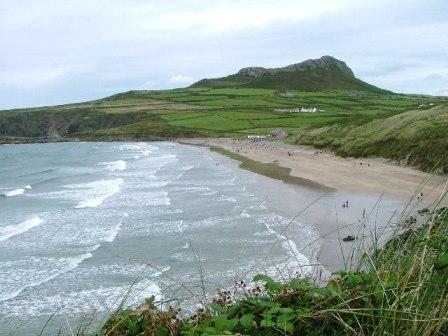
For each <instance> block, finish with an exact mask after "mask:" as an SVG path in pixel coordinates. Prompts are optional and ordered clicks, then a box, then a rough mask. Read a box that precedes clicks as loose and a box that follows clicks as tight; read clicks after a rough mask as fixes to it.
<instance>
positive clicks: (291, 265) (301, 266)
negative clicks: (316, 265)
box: [264, 216, 313, 275]
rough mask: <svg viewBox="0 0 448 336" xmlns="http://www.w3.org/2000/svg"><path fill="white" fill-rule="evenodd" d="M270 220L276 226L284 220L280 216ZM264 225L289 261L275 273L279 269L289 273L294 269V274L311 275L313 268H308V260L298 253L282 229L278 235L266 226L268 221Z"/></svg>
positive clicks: (292, 241)
mask: <svg viewBox="0 0 448 336" xmlns="http://www.w3.org/2000/svg"><path fill="white" fill-rule="evenodd" d="M272 219H273V220H274V221H275V222H276V223H277V224H279V223H281V222H282V220H284V218H283V217H281V216H274V218H272ZM264 225H265V227H266V229H267V231H268V232H269V233H270V234H272V235H274V236H276V237H277V239H278V240H279V241H281V246H282V247H283V249H284V250H285V251H286V252H287V254H288V255H289V260H288V261H287V262H286V263H284V265H283V266H282V267H276V269H277V271H278V270H279V269H281V270H282V271H285V272H290V271H291V270H292V269H295V271H296V272H298V271H300V272H299V273H300V275H306V274H311V273H312V271H313V267H312V266H310V260H309V259H308V258H307V257H306V256H305V255H303V254H302V253H300V251H299V249H298V248H297V244H296V243H295V241H294V240H292V239H290V238H289V237H287V236H286V234H285V232H284V231H285V230H284V227H283V228H282V231H281V232H280V233H279V232H277V231H276V230H274V229H273V228H272V226H271V225H270V224H268V220H265V222H264Z"/></svg>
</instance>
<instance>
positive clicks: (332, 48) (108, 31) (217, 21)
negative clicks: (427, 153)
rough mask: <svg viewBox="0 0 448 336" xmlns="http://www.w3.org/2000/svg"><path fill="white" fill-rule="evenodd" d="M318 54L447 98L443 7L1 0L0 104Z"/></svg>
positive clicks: (417, 2) (81, 96) (172, 81)
mask: <svg viewBox="0 0 448 336" xmlns="http://www.w3.org/2000/svg"><path fill="white" fill-rule="evenodd" d="M322 55H332V56H334V57H336V58H339V59H341V60H344V61H345V62H347V64H348V66H349V67H351V68H352V69H353V71H354V72H355V74H356V75H357V76H358V77H359V78H361V79H363V80H365V81H367V82H369V83H372V84H374V85H377V86H379V87H382V88H385V89H389V90H393V91H396V92H406V93H426V94H434V95H448V1H447V0H362V1H359V0H312V1H308V0H306V1H305V0H275V1H267V0H241V1H237V0H213V1H212V0H170V1H167V0H161V1H157V0H145V1H143V0H126V1H123V0H74V1H72V0H0V109H6V108H15V107H29V106H42V105H53V104H62V103H69V102H77V101H85V100H90V99H96V98H101V97H104V96H107V95H110V94H113V93H117V92H122V91H127V90H131V89H166V88H175V87H184V86H187V85H189V84H191V83H193V82H194V81H197V80H199V79H201V78H203V77H216V76H223V75H227V74H231V73H234V72H236V71H237V70H238V69H240V68H242V67H245V66H266V67H277V66H284V65H288V64H291V63H297V62H300V61H303V60H305V59H309V58H318V57H320V56H322Z"/></svg>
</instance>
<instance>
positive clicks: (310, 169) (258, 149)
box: [182, 139, 447, 205]
mask: <svg viewBox="0 0 448 336" xmlns="http://www.w3.org/2000/svg"><path fill="white" fill-rule="evenodd" d="M182 142H183V143H189V144H192V145H202V146H217V147H221V148H224V149H226V150H229V151H231V152H234V153H238V154H240V155H243V156H246V157H248V158H250V159H252V160H256V161H260V162H264V163H277V164H278V165H279V166H282V167H286V168H290V169H291V175H292V176H296V177H300V178H304V179H307V180H311V181H314V182H317V183H320V184H323V185H325V186H327V187H330V188H334V189H338V190H346V191H350V192H355V193H362V194H369V195H373V196H379V195H382V194H384V195H390V196H395V197H399V198H403V199H406V200H408V199H410V198H412V197H413V196H416V195H417V194H419V193H420V194H423V197H420V198H421V200H422V203H423V204H425V205H429V204H430V203H431V202H433V201H434V200H437V199H438V198H439V197H440V195H441V194H442V193H443V192H444V190H445V188H446V183H447V178H446V177H443V176H440V175H431V174H428V173H425V172H422V171H419V170H416V169H413V168H410V167H404V166H399V165H395V164H392V163H390V162H387V160H385V159H376V158H375V159H371V158H362V159H355V158H342V157H338V156H336V155H335V154H333V153H331V152H329V151H323V150H318V149H315V148H312V147H308V146H296V145H289V144H285V143H282V142H280V141H269V140H263V141H257V142H254V141H249V140H238V139H188V140H182Z"/></svg>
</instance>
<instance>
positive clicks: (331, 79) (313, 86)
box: [192, 56, 386, 93]
mask: <svg viewBox="0 0 448 336" xmlns="http://www.w3.org/2000/svg"><path fill="white" fill-rule="evenodd" d="M192 87H214V88H219V87H221V88H225V87H247V88H265V89H295V90H303V91H322V90H357V91H367V92H376V93H381V92H386V91H385V90H382V89H379V88H377V87H375V86H373V85H370V84H368V83H366V82H363V81H362V80H360V79H358V78H356V77H355V75H354V73H353V71H352V70H351V69H350V68H349V67H348V66H347V64H345V62H343V61H340V60H338V59H336V58H334V57H332V56H322V57H321V58H319V59H311V60H307V61H304V62H301V63H297V64H292V65H289V66H286V67H282V68H274V69H266V68H262V67H249V68H244V69H241V70H240V71H239V72H238V73H236V74H233V75H230V76H227V77H223V78H215V79H203V80H201V81H199V82H197V83H195V84H193V85H192Z"/></svg>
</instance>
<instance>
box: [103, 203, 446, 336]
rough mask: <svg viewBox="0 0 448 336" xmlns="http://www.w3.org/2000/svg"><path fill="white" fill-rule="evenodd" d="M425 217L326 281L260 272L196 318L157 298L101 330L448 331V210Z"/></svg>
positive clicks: (312, 334)
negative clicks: (159, 304)
mask: <svg viewBox="0 0 448 336" xmlns="http://www.w3.org/2000/svg"><path fill="white" fill-rule="evenodd" d="M420 217H421V219H423V218H424V219H425V223H424V224H423V225H419V226H418V227H412V226H413V225H414V224H413V222H414V221H413V220H411V221H410V220H409V219H408V220H403V222H402V225H403V227H400V228H397V230H396V231H397V233H396V234H395V235H394V236H393V237H392V238H391V239H390V240H389V241H388V242H387V243H386V244H385V245H384V246H382V247H381V248H379V247H378V246H375V245H374V246H373V247H372V250H371V251H370V252H368V253H365V254H364V255H362V256H361V262H359V263H357V267H356V269H355V270H352V271H350V272H346V271H341V272H338V273H336V274H334V275H333V276H332V277H331V279H330V280H329V282H328V283H327V284H326V285H325V286H323V285H318V284H317V283H316V282H314V281H313V280H311V279H304V278H295V279H290V280H288V281H283V282H278V281H275V280H273V279H271V278H270V277H268V276H267V275H263V274H260V275H256V276H255V277H254V278H253V281H252V282H251V283H250V284H245V283H243V282H241V283H239V284H238V288H239V293H240V295H239V296H238V297H235V296H234V295H231V294H230V292H228V291H222V292H219V293H218V295H217V296H216V298H215V299H214V300H213V302H211V303H210V304H208V305H205V306H202V307H200V308H198V309H197V311H196V313H195V314H193V315H191V316H186V317H185V316H182V315H181V314H180V313H179V311H177V310H176V309H174V308H169V307H165V308H163V309H161V308H160V307H156V305H155V302H154V300H153V299H149V300H147V302H146V303H145V304H143V305H142V306H140V307H138V308H137V309H122V310H119V311H118V312H116V313H115V314H113V315H112V316H111V317H110V318H109V320H108V321H107V322H106V324H105V325H104V326H103V328H102V330H101V331H100V332H99V333H98V335H102V336H104V335H117V336H118V335H223V334H225V335H304V336H320V335H322V336H323V335H402V336H415V335H421V336H438V335H440V336H442V335H447V334H448V210H447V209H446V208H438V209H437V208H436V209H435V210H433V211H428V212H425V213H424V214H423V213H422V214H421V215H420ZM409 225H411V226H410V227H409ZM404 226H406V227H407V228H406V229H404Z"/></svg>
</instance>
